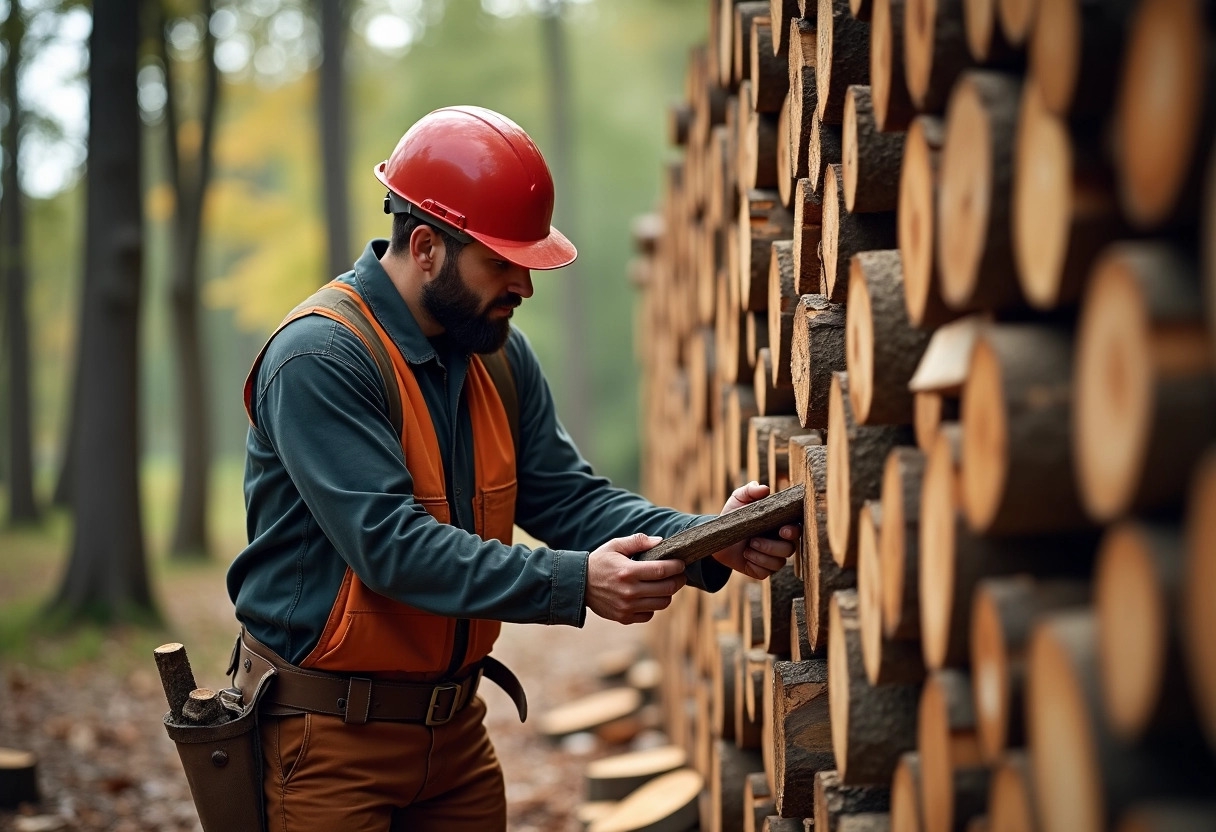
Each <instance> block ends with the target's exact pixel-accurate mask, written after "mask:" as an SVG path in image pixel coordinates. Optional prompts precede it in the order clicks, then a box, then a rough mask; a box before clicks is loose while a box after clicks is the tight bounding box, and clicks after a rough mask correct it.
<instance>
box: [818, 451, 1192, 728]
mask: <svg viewBox="0 0 1216 832" xmlns="http://www.w3.org/2000/svg"><path fill="white" fill-rule="evenodd" d="M809 476H810V474H809V471H808V477H809ZM808 482H809V479H808ZM1185 568H1186V577H1185V579H1184V580H1183V582H1182V586H1183V590H1182V639H1183V647H1184V648H1185V650H1186V661H1187V676H1188V677H1189V679H1190V682H1191V689H1192V691H1194V698H1195V704H1196V706H1197V707H1198V709H1199V717H1200V724H1201V725H1202V726H1203V732H1204V734H1205V736H1206V737H1207V740H1208V746H1209V747H1211V748H1216V639H1213V638H1212V633H1216V451H1208V452H1207V453H1206V454H1205V455H1204V457H1203V459H1202V461H1201V462H1200V464H1199V465H1198V467H1197V469H1196V473H1195V476H1194V478H1193V481H1192V483H1191V492H1190V498H1189V505H1188V506H1187V518H1186V567H1185ZM807 603H808V604H809V603H810V601H809V598H808V602H807ZM807 611H808V615H809V614H810V607H809V606H808V607H807Z"/></svg>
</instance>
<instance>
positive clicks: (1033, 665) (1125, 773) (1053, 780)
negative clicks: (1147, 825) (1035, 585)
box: [1026, 610, 1216, 832]
mask: <svg viewBox="0 0 1216 832" xmlns="http://www.w3.org/2000/svg"><path fill="white" fill-rule="evenodd" d="M1096 630H1097V621H1096V616H1095V615H1094V614H1093V613H1092V612H1091V611H1087V610H1080V611H1069V612H1057V613H1054V614H1052V615H1050V616H1046V617H1044V618H1043V619H1041V620H1040V622H1039V623H1038V624H1037V625H1036V626H1035V629H1034V632H1033V634H1032V635H1031V639H1030V650H1029V658H1028V660H1027V662H1028V664H1027V680H1028V687H1027V705H1026V717H1027V740H1028V746H1029V748H1030V755H1031V757H1030V759H1031V772H1032V775H1033V778H1034V794H1035V802H1036V804H1037V806H1038V817H1039V822H1040V828H1041V829H1042V830H1043V832H1064V831H1065V830H1068V832H1098V830H1102V829H1108V828H1110V826H1111V825H1112V823H1113V821H1114V819H1115V818H1117V817H1118V816H1119V815H1120V814H1121V813H1122V812H1123V811H1124V810H1125V809H1126V808H1128V807H1130V806H1132V805H1134V804H1136V803H1137V802H1139V801H1141V800H1144V799H1148V798H1149V797H1150V796H1151V798H1152V799H1153V800H1159V799H1170V798H1193V797H1197V796H1199V795H1207V796H1210V795H1211V788H1212V781H1213V777H1216V772H1214V770H1213V760H1212V757H1211V756H1210V755H1209V754H1207V753H1204V754H1200V755H1193V754H1183V753H1176V752H1175V751H1174V750H1173V749H1170V750H1168V751H1167V750H1150V749H1147V748H1132V747H1129V746H1125V745H1123V744H1122V743H1119V742H1117V741H1116V740H1115V739H1114V737H1113V736H1112V735H1111V733H1110V732H1109V731H1108V730H1107V728H1106V726H1105V724H1104V721H1103V719H1102V704H1101V694H1100V692H1099V685H1100V683H1099V677H1098V672H1099V671H1098V660H1097V632H1096ZM1209 636H1210V633H1209Z"/></svg>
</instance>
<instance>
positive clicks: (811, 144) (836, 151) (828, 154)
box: [806, 113, 844, 194]
mask: <svg viewBox="0 0 1216 832" xmlns="http://www.w3.org/2000/svg"><path fill="white" fill-rule="evenodd" d="M842 118H843V116H842ZM843 146H844V143H843V139H842V137H841V130H840V125H839V124H825V123H824V122H822V121H820V119H819V114H818V113H815V115H814V117H813V118H812V120H811V132H810V138H809V139H808V141H807V151H806V172H807V174H806V175H807V178H808V179H810V180H811V190H813V191H814V192H815V193H817V194H822V193H823V184H824V179H825V177H826V176H827V170H828V167H829V166H831V165H838V164H840V162H841V160H842V159H843V155H842V152H843Z"/></svg>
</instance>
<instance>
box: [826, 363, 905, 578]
mask: <svg viewBox="0 0 1216 832" xmlns="http://www.w3.org/2000/svg"><path fill="white" fill-rule="evenodd" d="M827 440H828V495H829V502H828V541H829V542H830V543H831V547H832V557H833V558H834V559H835V561H836V563H838V564H839V565H840V566H843V567H849V568H852V567H853V566H855V565H856V563H857V535H856V534H855V533H854V531H853V527H854V525H855V524H856V522H857V513H858V512H860V511H861V506H862V504H863V503H864V502H865V501H866V500H873V499H877V498H878V497H879V495H880V494H881V491H882V469H883V465H884V464H885V463H886V459H887V453H888V452H890V450H891V449H892V448H894V447H895V446H896V445H901V444H909V443H911V441H912V432H911V430H909V429H908V428H907V427H906V426H903V425H859V424H857V421H856V419H855V418H854V416H853V408H852V405H851V404H850V402H849V378H848V374H847V373H833V374H832V389H831V395H830V400H829V404H828V434H827Z"/></svg>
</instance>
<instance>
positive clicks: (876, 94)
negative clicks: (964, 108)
mask: <svg viewBox="0 0 1216 832" xmlns="http://www.w3.org/2000/svg"><path fill="white" fill-rule="evenodd" d="M906 7H907V0H874V14H873V16H872V17H871V18H870V97H871V100H872V101H873V103H874V123H875V124H877V125H878V129H879V130H883V131H887V130H891V131H897V130H906V129H908V125H909V124H911V123H912V119H913V117H915V115H916V108H915V107H914V106H912V98H911V97H910V96H909V95H908V84H907V82H906V81H905V80H904V9H905V8H906Z"/></svg>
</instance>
